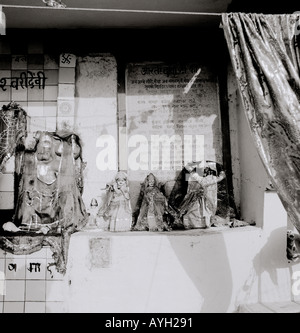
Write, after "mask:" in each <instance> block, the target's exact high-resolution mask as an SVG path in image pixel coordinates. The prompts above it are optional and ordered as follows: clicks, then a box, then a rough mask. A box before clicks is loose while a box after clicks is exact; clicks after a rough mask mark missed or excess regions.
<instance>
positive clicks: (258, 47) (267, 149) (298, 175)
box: [222, 13, 300, 232]
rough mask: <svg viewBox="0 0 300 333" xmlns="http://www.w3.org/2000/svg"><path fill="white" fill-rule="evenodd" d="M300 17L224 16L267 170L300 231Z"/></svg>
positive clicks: (252, 131) (237, 73) (239, 82)
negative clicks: (299, 46) (299, 28)
mask: <svg viewBox="0 0 300 333" xmlns="http://www.w3.org/2000/svg"><path fill="white" fill-rule="evenodd" d="M298 20H299V15H298V14H296V13H294V14H283V15H263V14H244V13H225V14H223V16H222V24H223V29H224V34H225V38H226V42H227V45H228V50H229V54H230V58H231V61H232V65H233V68H234V72H235V75H236V78H237V81H238V86H239V90H240V93H241V96H242V101H243V105H244V109H245V112H246V116H247V120H248V124H249V127H250V129H251V133H252V137H253V140H254V142H255V144H256V147H257V149H258V152H259V155H260V157H261V159H262V162H263V164H264V167H265V169H266V171H267V174H268V175H269V178H270V181H271V182H272V185H273V187H274V189H275V190H276V191H277V193H278V195H279V197H280V199H281V201H282V203H283V206H284V207H285V209H286V211H287V213H288V216H289V218H290V220H291V222H292V223H293V224H294V226H295V227H296V229H297V231H298V232H300V104H299V102H300V78H299V73H300V72H299V69H300V66H299V65H300V61H299V48H298V45H297V39H298V34H299V31H298V25H299V22H298Z"/></svg>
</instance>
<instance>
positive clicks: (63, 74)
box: [58, 67, 75, 84]
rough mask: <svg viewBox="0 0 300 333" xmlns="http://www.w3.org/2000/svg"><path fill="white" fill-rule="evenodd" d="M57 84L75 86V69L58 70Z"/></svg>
mask: <svg viewBox="0 0 300 333" xmlns="http://www.w3.org/2000/svg"><path fill="white" fill-rule="evenodd" d="M58 82H59V83H71V84H75V67H69V68H68V67H66V68H60V69H59V78H58Z"/></svg>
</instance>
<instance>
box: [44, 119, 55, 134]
mask: <svg viewBox="0 0 300 333" xmlns="http://www.w3.org/2000/svg"><path fill="white" fill-rule="evenodd" d="M46 131H48V132H56V117H46Z"/></svg>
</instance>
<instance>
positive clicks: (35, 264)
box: [26, 258, 46, 280]
mask: <svg viewBox="0 0 300 333" xmlns="http://www.w3.org/2000/svg"><path fill="white" fill-rule="evenodd" d="M45 278H46V259H37V258H31V259H28V258H27V259H26V280H44V279H45Z"/></svg>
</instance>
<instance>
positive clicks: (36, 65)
mask: <svg viewBox="0 0 300 333" xmlns="http://www.w3.org/2000/svg"><path fill="white" fill-rule="evenodd" d="M28 69H44V55H43V54H28Z"/></svg>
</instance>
